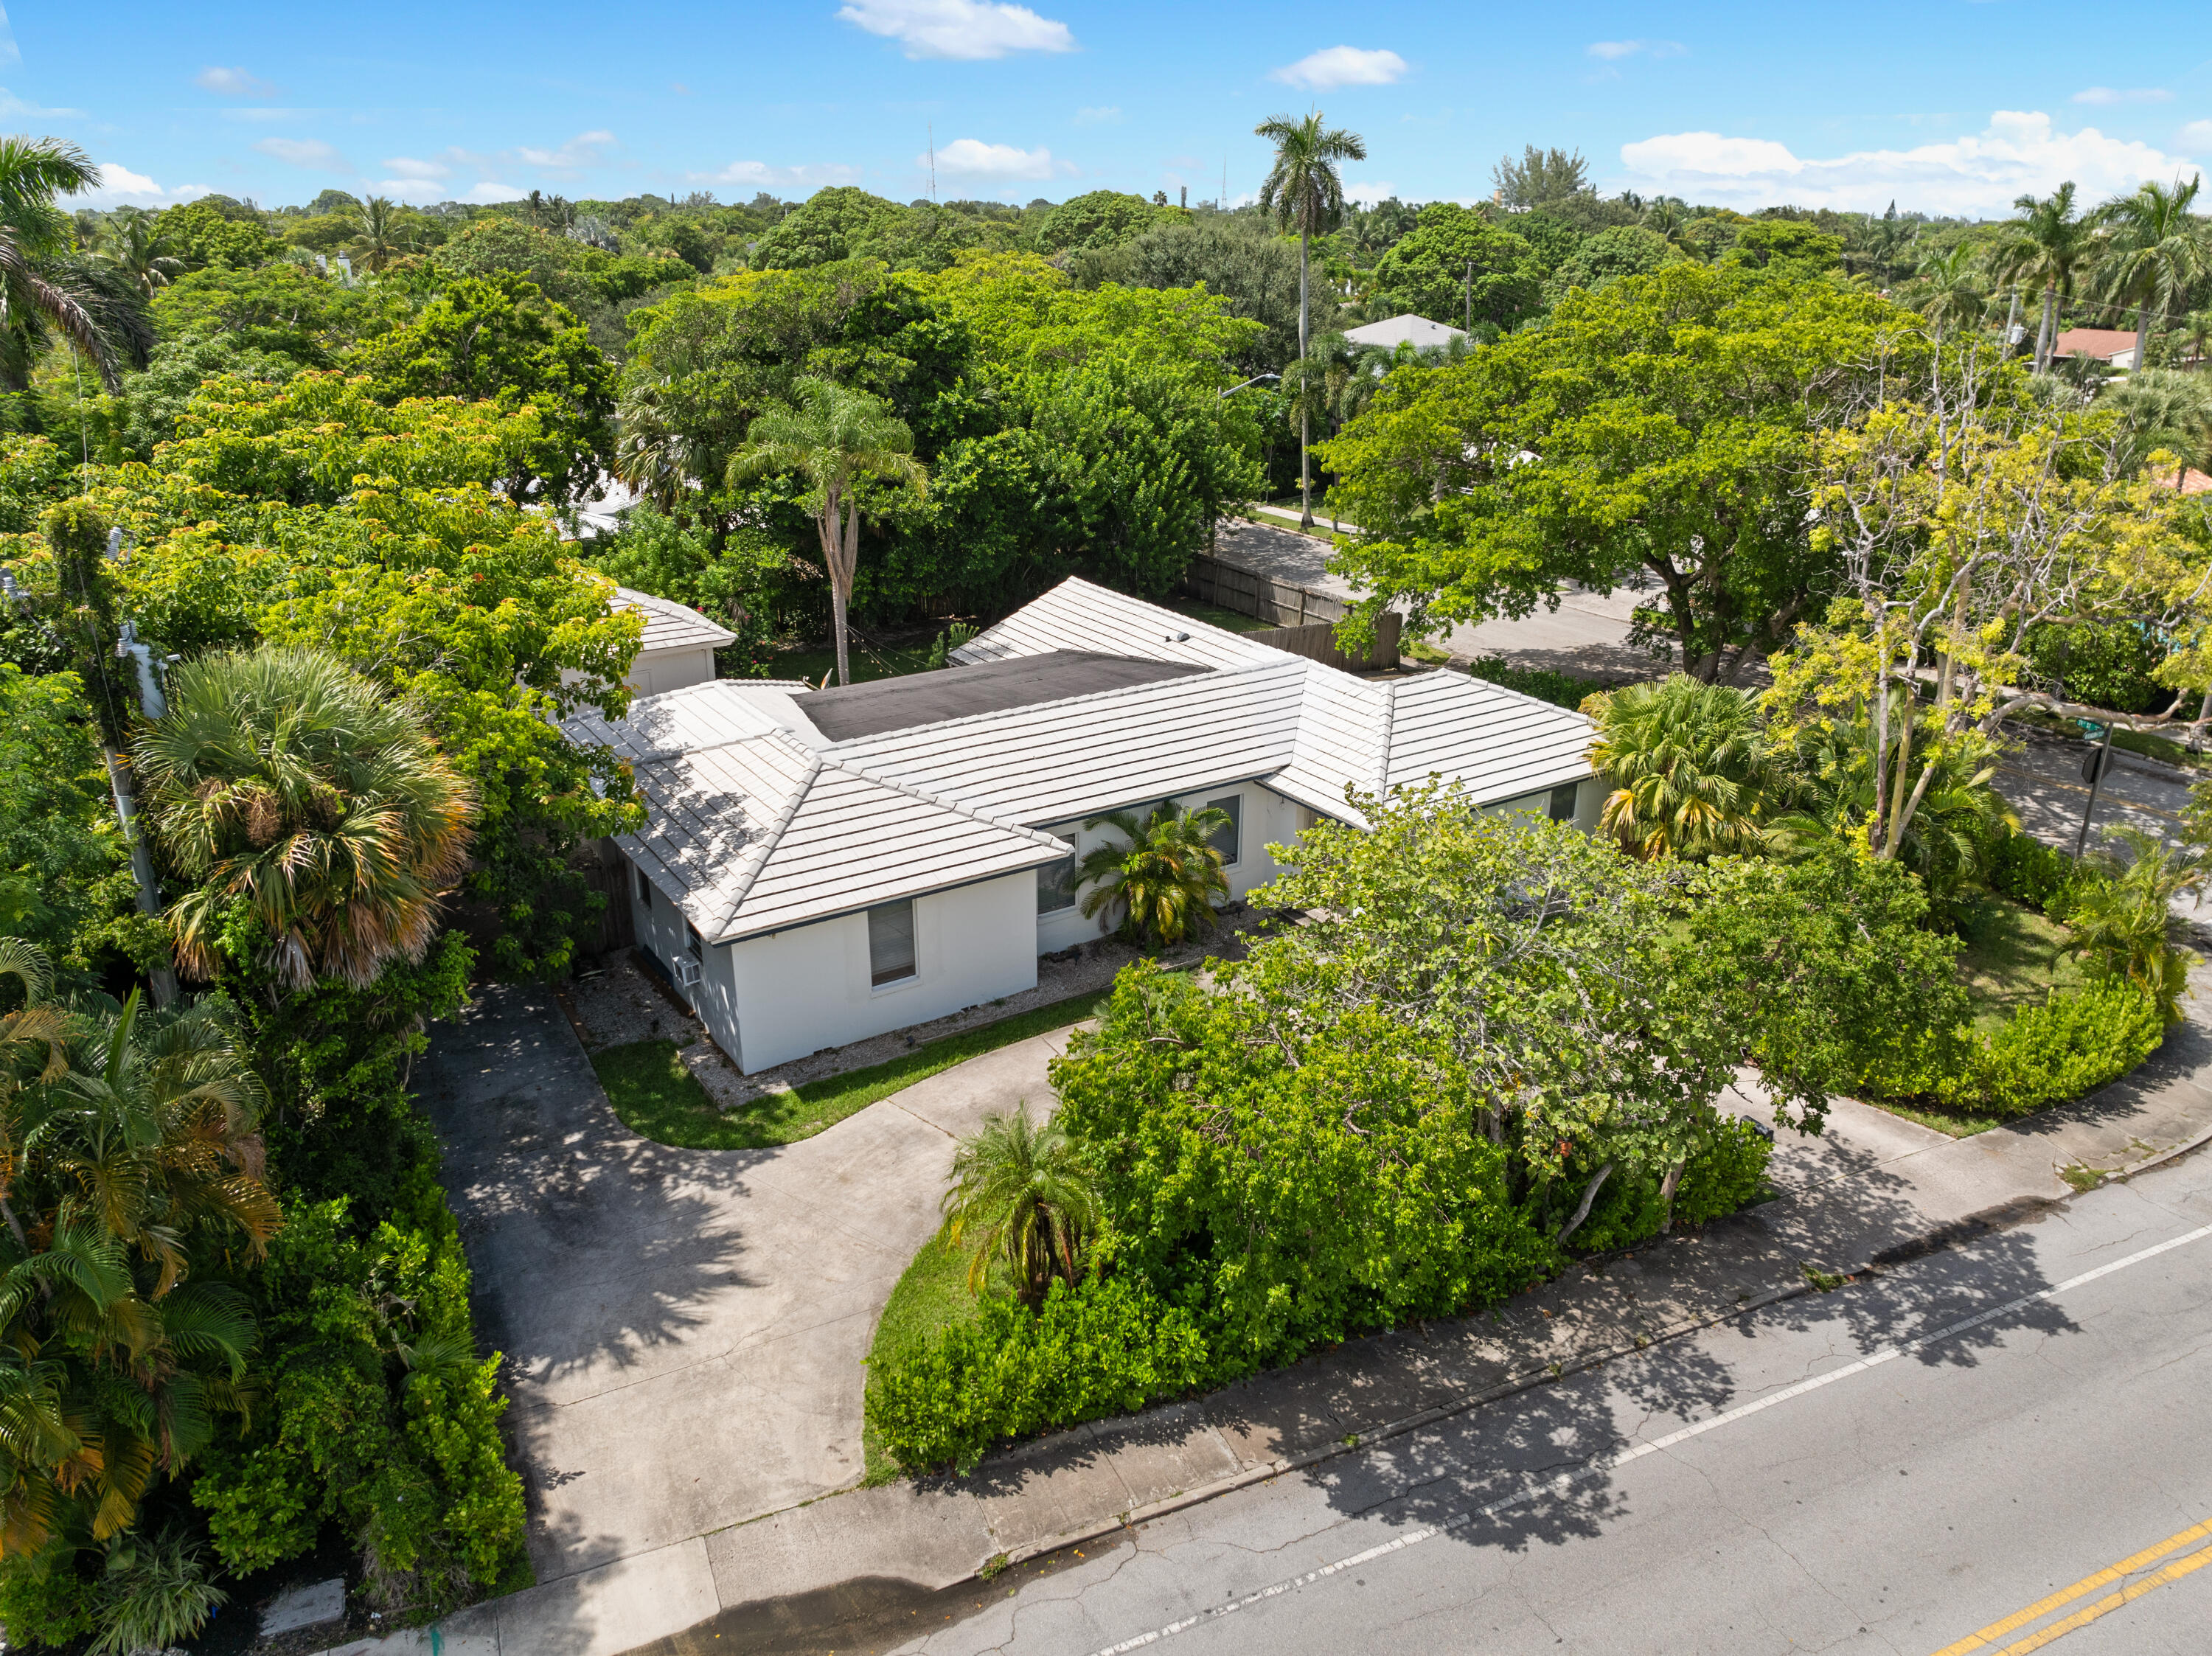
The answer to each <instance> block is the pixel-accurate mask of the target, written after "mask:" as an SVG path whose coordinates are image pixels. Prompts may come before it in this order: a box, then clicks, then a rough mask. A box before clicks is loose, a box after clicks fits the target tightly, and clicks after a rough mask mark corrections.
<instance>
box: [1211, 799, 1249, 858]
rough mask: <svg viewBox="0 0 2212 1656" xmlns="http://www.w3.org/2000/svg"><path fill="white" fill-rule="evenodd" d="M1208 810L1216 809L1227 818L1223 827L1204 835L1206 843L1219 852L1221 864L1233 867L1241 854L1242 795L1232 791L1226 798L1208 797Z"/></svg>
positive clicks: (1242, 837)
mask: <svg viewBox="0 0 2212 1656" xmlns="http://www.w3.org/2000/svg"><path fill="white" fill-rule="evenodd" d="M1206 809H1207V810H1218V811H1219V812H1220V813H1221V814H1222V815H1223V816H1226V817H1227V818H1228V819H1229V822H1228V825H1227V826H1226V827H1225V828H1216V829H1215V830H1214V831H1213V832H1212V834H1208V835H1206V844H1208V845H1210V846H1212V847H1213V848H1214V849H1215V850H1216V851H1218V852H1220V853H1221V865H1222V866H1223V867H1224V868H1234V867H1236V866H1237V860H1238V858H1240V857H1241V856H1242V855H1243V839H1244V796H1243V794H1241V793H1232V794H1231V795H1230V796H1229V797H1228V798H1226V799H1209V800H1207V801H1206Z"/></svg>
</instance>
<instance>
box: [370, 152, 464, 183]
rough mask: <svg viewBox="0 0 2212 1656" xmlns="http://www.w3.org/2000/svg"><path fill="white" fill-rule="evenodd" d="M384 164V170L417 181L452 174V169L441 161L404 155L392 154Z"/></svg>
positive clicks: (450, 175)
mask: <svg viewBox="0 0 2212 1656" xmlns="http://www.w3.org/2000/svg"><path fill="white" fill-rule="evenodd" d="M384 166H385V170H386V172H389V173H393V174H394V175H396V176H397V177H399V178H403V179H414V180H416V182H417V183H425V182H428V181H430V180H433V179H449V178H451V177H453V168H452V167H448V166H447V165H446V163H445V162H443V161H415V160H413V159H411V158H410V157H409V156H406V155H394V156H392V158H391V159H390V160H388V161H386V162H385V163H384Z"/></svg>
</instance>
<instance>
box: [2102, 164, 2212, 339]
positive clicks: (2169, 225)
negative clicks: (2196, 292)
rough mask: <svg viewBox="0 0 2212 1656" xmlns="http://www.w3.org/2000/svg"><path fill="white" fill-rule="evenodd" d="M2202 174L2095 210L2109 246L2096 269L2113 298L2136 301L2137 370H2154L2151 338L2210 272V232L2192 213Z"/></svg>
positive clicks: (2155, 185)
mask: <svg viewBox="0 0 2212 1656" xmlns="http://www.w3.org/2000/svg"><path fill="white" fill-rule="evenodd" d="M2203 182H2204V180H2203V175H2202V174H2198V175H2197V176H2194V177H2192V178H2191V179H2190V180H2189V182H2188V183H2186V184H2184V183H2182V182H2181V180H2180V179H2175V180H2174V181H2173V182H2172V184H2171V185H2164V184H2159V183H2156V182H2155V181H2151V182H2146V183H2145V184H2143V185H2142V186H2141V187H2140V188H2138V189H2137V190H2136V192H2135V193H2134V194H2133V195H2129V196H2121V197H2117V198H2115V199H2114V200H2112V201H2108V202H2106V203H2105V204H2104V205H2103V206H2102V207H2100V208H2099V209H2097V215H2096V218H2097V225H2098V229H2099V232H2100V234H2101V235H2102V236H2103V238H2104V240H2105V243H2106V250H2107V251H2106V254H2105V257H2104V259H2103V261H2102V263H2101V264H2100V267H2099V270H2098V276H2100V285H2101V286H2102V287H2103V288H2104V289H2105V291H2106V293H2108V294H2111V295H2112V297H2113V298H2114V299H2117V300H2121V301H2122V302H2125V301H2127V300H2134V301H2135V302H2136V361H2135V366H2136V367H2137V368H2146V367H2149V366H2150V347H2151V338H2152V336H2153V334H2154V332H2155V331H2156V330H2157V327H2158V325H2159V323H2160V320H2161V319H2163V318H2164V317H2165V315H2166V314H2167V313H2169V312H2171V313H2172V314H2174V315H2177V316H2179V314H2180V313H2181V312H2182V311H2183V310H2184V309H2185V306H2187V304H2188V302H2189V293H2190V289H2191V288H2193V287H2195V286H2196V284H2197V281H2198V279H2199V278H2200V277H2202V276H2203V275H2204V274H2205V273H2206V272H2207V271H2208V270H2212V232H2208V229H2207V227H2206V225H2205V222H2204V221H2203V219H2201V218H2199V217H2197V215H2196V213H2195V212H2194V211H2193V210H2192V209H2194V208H2195V206H2196V204H2197V191H2198V190H2199V189H2200V188H2201V187H2202V186H2203Z"/></svg>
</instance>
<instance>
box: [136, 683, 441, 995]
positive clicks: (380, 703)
mask: <svg viewBox="0 0 2212 1656" xmlns="http://www.w3.org/2000/svg"><path fill="white" fill-rule="evenodd" d="M136 751H137V762H136V767H135V768H136V769H137V772H138V773H139V774H140V775H141V776H142V777H143V779H144V780H145V784H146V787H147V792H148V796H149V797H148V811H147V814H148V817H149V821H150V822H151V823H152V825H153V829H154V834H155V839H156V840H157V841H158V842H159V843H160V845H161V847H162V849H163V851H164V852H166V854H167V857H168V859H169V861H170V863H171V864H172V865H173V867H175V868H176V869H177V870H178V871H179V872H180V873H182V874H184V875H185V877H188V878H190V879H191V880H192V881H193V882H194V883H195V885H196V889H194V890H192V891H191V892H189V893H187V894H186V895H185V896H184V897H183V898H181V899H179V901H178V902H177V903H176V904H175V906H174V907H173V908H172V909H171V910H170V915H169V918H170V925H171V929H172V930H173V932H174V934H175V937H176V939H177V948H178V958H179V960H180V961H182V962H183V964H184V965H185V968H186V969H187V970H188V971H190V972H191V973H193V974H195V975H197V976H200V977H212V976H213V975H215V973H216V968H217V961H218V939H219V938H220V937H221V936H222V933H223V931H224V930H225V928H226V926H227V925H228V923H229V920H230V918H231V914H232V912H233V911H234V909H235V908H236V907H239V906H240V905H241V904H242V905H244V906H245V907H246V908H248V909H249V910H250V911H251V913H252V916H253V918H254V919H255V920H256V921H258V924H259V925H260V927H261V930H262V931H263V933H264V937H266V939H267V942H266V944H265V947H264V952H263V955H262V957H261V961H262V964H263V965H264V966H265V967H266V968H269V969H270V971H272V972H273V973H274V974H275V976H276V980H277V981H278V982H279V983H280V984H282V985H283V986H285V987H287V988H293V989H299V988H304V987H306V986H307V985H309V984H310V983H313V981H314V980H316V979H318V978H337V979H343V980H344V981H346V982H348V983H349V984H352V985H353V986H356V988H361V987H366V986H368V984H370V983H372V982H374V980H375V979H376V976H377V974H379V973H380V972H381V971H382V970H383V969H384V968H385V965H386V963H387V962H388V961H393V960H408V961H417V960H420V959H421V958H422V954H423V951H424V950H425V949H428V947H429V945H430V943H431V940H432V938H433V937H435V934H436V931H437V929H438V919H439V913H440V910H441V905H442V903H443V901H444V899H445V897H446V895H447V892H448V891H449V890H450V889H451V888H452V886H453V883H454V882H455V881H456V880H457V879H459V877H460V874H461V870H462V868H463V865H464V863H465V858H466V856H467V852H468V845H469V837H470V834H471V823H472V822H474V820H475V816H476V809H477V807H476V800H475V798H474V796H473V794H472V792H471V789H470V787H469V785H468V783H467V782H466V781H465V779H463V778H462V777H461V775H460V773H459V772H457V771H456V770H455V769H454V768H453V765H452V764H451V763H450V762H449V761H447V759H446V758H445V756H444V755H441V754H440V753H439V752H438V750H437V749H436V748H435V747H434V746H433V745H432V743H431V741H430V738H429V737H428V735H427V734H425V732H424V731H423V729H422V725H421V724H420V723H419V722H418V720H417V719H416V716H415V715H414V713H412V712H411V711H410V710H409V709H408V708H407V707H404V706H403V705H401V704H400V703H398V702H395V701H392V700H391V699H389V698H388V697H386V695H384V694H383V693H382V692H381V691H380V690H378V689H377V688H375V687H374V685H372V684H371V683H369V682H368V680H367V679H365V678H362V676H360V675H359V674H357V673H356V672H355V671H354V670H352V669H351V668H349V667H348V666H346V665H345V664H343V662H340V661H338V660H337V659H335V658H332V657H331V656H328V655H325V654H324V653H323V652H320V651H319V650H314V649H309V648H303V647H298V646H263V647H262V648H260V649H258V650H255V651H252V652H240V653H236V654H226V655H216V656H206V657H203V658H201V659H199V660H197V661H195V662H192V663H191V664H188V665H186V666H185V667H182V668H180V669H179V670H178V671H177V673H176V675H175V677H174V680H173V684H172V687H171V695H170V701H169V710H168V712H167V713H165V714H164V715H163V716H162V717H161V718H160V719H156V720H155V721H154V723H153V724H152V725H150V726H149V727H148V728H147V729H146V730H145V731H144V732H143V734H142V735H141V736H140V737H139V738H138V741H137V748H136Z"/></svg>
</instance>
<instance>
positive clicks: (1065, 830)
mask: <svg viewBox="0 0 2212 1656" xmlns="http://www.w3.org/2000/svg"><path fill="white" fill-rule="evenodd" d="M1077 831H1078V830H1077V828H1076V826H1075V824H1074V823H1073V822H1060V823H1056V824H1054V826H1052V827H1050V828H1046V829H1045V830H1044V832H1045V833H1047V834H1050V835H1052V837H1053V838H1054V839H1055V840H1066V841H1067V843H1068V844H1069V845H1071V846H1073V845H1076V844H1077V841H1076V838H1075V836H1076V833H1077ZM1073 907H1075V852H1073V851H1071V852H1068V853H1067V855H1066V856H1065V857H1063V858H1060V860H1059V861H1058V862H1056V863H1047V864H1045V865H1044V866H1043V867H1042V868H1041V869H1039V870H1037V913H1040V914H1057V913H1060V911H1061V910H1063V909H1069V908H1073Z"/></svg>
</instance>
